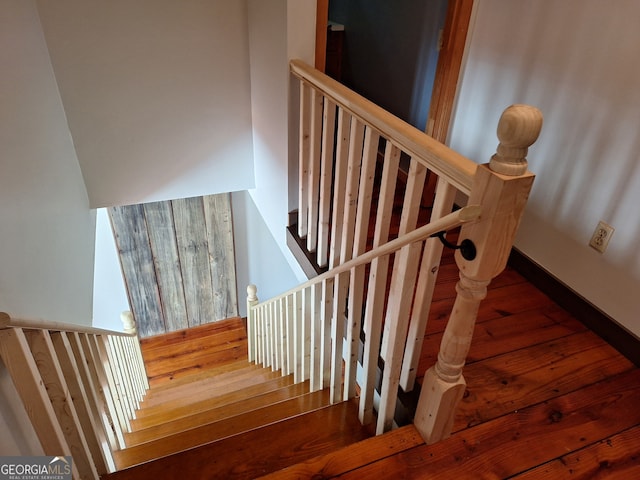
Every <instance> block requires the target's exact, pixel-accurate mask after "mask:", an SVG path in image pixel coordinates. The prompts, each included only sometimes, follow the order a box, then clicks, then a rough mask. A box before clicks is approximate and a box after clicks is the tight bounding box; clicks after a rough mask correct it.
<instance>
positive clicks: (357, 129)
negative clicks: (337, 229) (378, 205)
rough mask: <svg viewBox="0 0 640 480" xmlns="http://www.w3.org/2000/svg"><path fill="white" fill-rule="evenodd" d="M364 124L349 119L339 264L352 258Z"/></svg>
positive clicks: (354, 119)
mask: <svg viewBox="0 0 640 480" xmlns="http://www.w3.org/2000/svg"><path fill="white" fill-rule="evenodd" d="M364 130H365V127H364V124H363V123H362V122H360V121H359V120H358V119H356V118H355V117H353V118H352V119H351V136H350V138H349V162H348V167H347V179H346V193H345V198H344V215H343V220H342V223H343V227H342V228H343V231H342V239H341V244H340V263H345V262H347V261H348V260H351V258H352V257H353V241H354V237H355V221H356V210H357V206H358V190H359V185H360V168H361V165H362V154H363V146H364V145H363V142H364Z"/></svg>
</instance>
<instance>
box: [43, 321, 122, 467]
mask: <svg viewBox="0 0 640 480" xmlns="http://www.w3.org/2000/svg"><path fill="white" fill-rule="evenodd" d="M51 342H52V343H53V347H54V349H55V353H56V357H57V358H58V362H59V363H60V368H61V369H62V373H63V375H64V378H65V380H66V383H67V387H68V389H69V394H70V396H71V398H72V399H73V405H74V407H75V409H76V413H77V415H78V421H79V424H80V428H81V430H82V431H83V432H84V435H85V437H86V440H87V445H88V447H89V451H90V452H91V459H92V460H93V463H94V464H95V468H96V471H97V473H98V474H99V475H103V474H105V473H108V472H111V471H113V469H112V468H110V466H109V464H110V465H111V467H113V457H112V455H111V452H110V451H109V450H108V443H107V440H106V438H105V436H104V432H103V431H102V427H101V426H100V425H98V424H97V421H96V417H95V416H94V415H93V413H92V411H91V407H90V406H89V395H88V394H87V389H86V388H85V385H84V384H83V382H82V379H83V378H84V377H83V376H81V375H80V368H79V366H78V364H77V363H76V359H75V355H74V353H73V350H72V348H71V344H70V343H69V340H68V338H67V334H66V333H65V332H53V333H52V334H51ZM102 447H107V448H102Z"/></svg>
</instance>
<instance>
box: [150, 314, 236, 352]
mask: <svg viewBox="0 0 640 480" xmlns="http://www.w3.org/2000/svg"><path fill="white" fill-rule="evenodd" d="M237 328H244V321H243V320H242V319H241V318H240V317H232V318H228V319H225V320H220V321H217V322H209V323H204V324H202V325H199V326H197V327H191V328H186V329H184V330H176V331H175V332H169V333H164V334H161V335H155V336H153V337H147V338H143V339H141V340H140V346H141V348H142V350H143V352H147V351H151V350H152V349H154V348H163V347H164V346H167V345H172V344H176V343H177V344H180V343H183V342H185V341H190V340H193V339H197V338H199V337H201V336H206V335H209V334H212V333H216V332H224V331H227V330H235V329H237Z"/></svg>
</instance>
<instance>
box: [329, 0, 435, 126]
mask: <svg viewBox="0 0 640 480" xmlns="http://www.w3.org/2000/svg"><path fill="white" fill-rule="evenodd" d="M446 10H447V0H330V1H329V20H331V21H333V22H336V23H340V24H342V25H344V26H345V45H344V61H343V64H342V81H343V82H344V83H345V85H347V86H349V87H350V88H352V89H353V90H355V91H356V92H358V93H360V94H361V95H363V96H365V97H367V98H368V99H370V100H372V101H374V102H375V103H377V104H378V105H380V106H382V107H384V108H385V109H386V110H388V111H390V112H391V113H393V114H395V115H397V116H398V117H400V118H402V119H403V120H406V121H407V122H409V123H411V124H412V125H414V126H415V127H417V128H419V129H420V130H424V129H425V127H426V123H427V115H428V112H429V100H430V99H431V90H432V88H433V79H434V76H435V70H436V65H437V62H438V51H437V43H438V34H439V31H440V29H441V28H442V27H443V25H444V19H445V14H446Z"/></svg>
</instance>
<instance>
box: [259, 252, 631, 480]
mask: <svg viewBox="0 0 640 480" xmlns="http://www.w3.org/2000/svg"><path fill="white" fill-rule="evenodd" d="M439 278H440V280H439V284H438V287H437V289H436V292H435V303H434V305H433V307H432V310H431V314H430V320H429V325H428V327H427V333H426V335H425V340H424V349H423V353H422V357H421V361H420V371H421V372H424V370H425V369H426V368H428V367H430V366H431V365H432V364H433V363H434V362H435V360H436V357H437V350H438V346H439V342H440V339H441V336H442V331H443V330H444V327H445V323H446V318H447V316H448V314H449V312H450V310H451V306H452V304H453V299H454V295H455V291H454V286H455V281H456V280H457V273H456V269H455V267H454V265H453V263H452V259H451V257H450V256H447V257H445V259H444V260H443V265H442V267H441V272H440V277H439ZM464 376H465V379H466V381H467V392H466V393H465V396H464V398H463V400H462V402H461V404H460V406H459V408H458V412H457V415H456V419H455V423H454V433H453V435H452V436H451V437H450V438H448V439H446V440H444V441H442V442H440V443H438V444H434V445H425V444H424V442H423V441H422V439H421V438H420V435H419V434H418V432H417V431H416V430H415V428H414V427H413V426H412V425H408V426H405V427H401V428H399V429H396V430H394V431H392V432H391V433H389V434H386V435H383V436H380V437H374V438H369V439H366V440H363V441H362V442H359V443H357V444H353V445H350V446H348V447H345V448H343V449H341V450H339V451H335V452H331V453H329V454H327V455H324V456H320V457H316V458H314V459H311V460H308V461H306V462H303V463H300V464H297V465H293V466H291V467H288V468H286V469H283V470H280V471H277V472H272V473H271V474H270V475H268V476H267V477H268V478H286V479H289V478H333V477H340V478H349V479H350V478H353V479H369V478H370V479H385V478H389V479H397V478H428V479H432V478H434V479H435V478H443V479H451V478H456V479H458V478H469V479H476V478H492V479H507V478H517V479H526V480H532V479H549V480H550V479H554V480H556V479H564V478H571V479H576V478H577V479H593V478H619V479H632V478H640V408H638V407H637V405H638V404H640V370H639V369H638V368H636V367H635V366H634V365H633V364H632V363H631V362H630V361H629V360H627V359H626V358H625V357H623V356H622V355H621V354H620V353H618V352H617V351H616V350H614V349H613V348H612V347H611V346H609V345H608V344H607V343H606V342H604V341H603V340H602V339H601V338H600V337H598V336H597V335H595V334H594V333H592V332H591V331H589V330H587V329H586V328H585V327H584V325H583V324H582V323H581V322H579V321H578V320H577V319H575V318H573V317H572V316H571V315H569V314H568V313H567V312H566V311H564V310H563V309H561V308H560V307H559V306H558V305H556V304H554V303H553V302H552V301H551V300H550V299H549V298H548V297H547V296H545V295H543V294H542V293H541V292H540V291H538V290H537V289H536V288H535V287H533V286H532V285H531V284H530V283H528V282H527V281H526V280H525V279H524V278H523V277H522V276H520V275H519V274H518V273H517V272H516V271H514V270H513V269H511V268H508V269H507V270H506V271H505V272H504V273H503V274H501V275H500V276H499V277H498V278H496V279H495V281H494V282H493V283H492V285H491V286H490V288H489V294H488V296H487V299H486V300H485V301H484V302H483V304H482V307H481V309H480V312H479V317H478V323H477V325H476V328H475V336H474V341H473V344H472V346H471V351H470V353H469V358H468V363H467V365H466V367H465V370H464ZM419 381H421V379H419Z"/></svg>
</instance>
